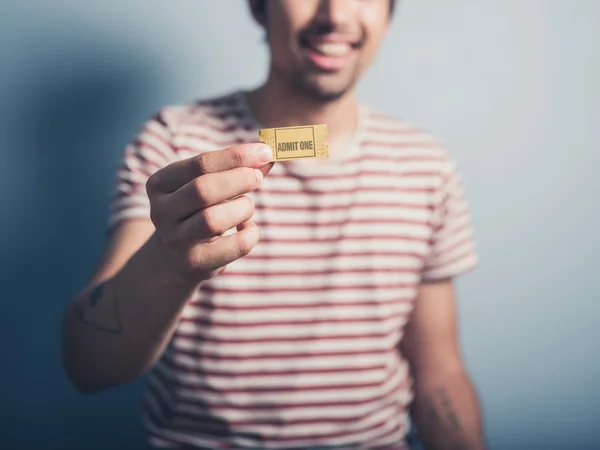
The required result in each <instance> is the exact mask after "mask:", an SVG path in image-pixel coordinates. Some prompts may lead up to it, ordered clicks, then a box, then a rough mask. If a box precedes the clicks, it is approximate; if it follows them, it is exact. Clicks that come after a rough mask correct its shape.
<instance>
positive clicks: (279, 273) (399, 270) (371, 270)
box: [219, 239, 420, 278]
mask: <svg viewBox="0 0 600 450" xmlns="http://www.w3.org/2000/svg"><path fill="white" fill-rule="evenodd" d="M261 242H263V243H270V242H283V243H287V242H288V241H286V240H279V239H273V240H270V239H261ZM289 242H292V240H291V239H290V240H289ZM380 273H394V274H418V273H420V270H419V269H412V268H405V267H381V268H377V267H365V268H360V269H323V270H269V271H268V272H267V271H260V272H242V271H239V270H235V271H233V270H230V271H228V270H225V271H224V272H222V273H221V274H219V277H220V278H223V277H225V278H227V277H240V278H247V277H260V278H269V277H283V276H294V277H311V276H315V275H350V274H356V275H358V274H360V275H370V274H380Z"/></svg>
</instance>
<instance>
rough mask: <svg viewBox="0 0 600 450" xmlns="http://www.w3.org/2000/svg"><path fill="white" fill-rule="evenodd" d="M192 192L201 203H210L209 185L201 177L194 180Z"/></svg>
mask: <svg viewBox="0 0 600 450" xmlns="http://www.w3.org/2000/svg"><path fill="white" fill-rule="evenodd" d="M194 193H195V196H196V199H197V200H198V201H199V202H200V203H201V204H202V205H208V204H209V203H210V197H211V195H210V185H209V184H208V183H206V182H205V180H203V179H202V178H198V179H196V181H195V182H194Z"/></svg>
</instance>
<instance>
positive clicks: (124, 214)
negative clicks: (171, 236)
mask: <svg viewBox="0 0 600 450" xmlns="http://www.w3.org/2000/svg"><path fill="white" fill-rule="evenodd" d="M126 219H150V212H149V210H148V209H147V208H129V209H125V210H123V211H118V212H113V213H112V214H111V215H110V217H109V219H108V224H109V226H112V225H114V224H115V223H117V222H120V221H122V220H126Z"/></svg>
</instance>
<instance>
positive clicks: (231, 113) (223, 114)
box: [206, 109, 245, 120]
mask: <svg viewBox="0 0 600 450" xmlns="http://www.w3.org/2000/svg"><path fill="white" fill-rule="evenodd" d="M206 115H207V116H208V117H212V118H213V119H218V120H227V119H231V118H236V119H243V118H244V116H245V114H244V112H243V111H240V110H236V109H233V110H226V111H211V110H207V111H206Z"/></svg>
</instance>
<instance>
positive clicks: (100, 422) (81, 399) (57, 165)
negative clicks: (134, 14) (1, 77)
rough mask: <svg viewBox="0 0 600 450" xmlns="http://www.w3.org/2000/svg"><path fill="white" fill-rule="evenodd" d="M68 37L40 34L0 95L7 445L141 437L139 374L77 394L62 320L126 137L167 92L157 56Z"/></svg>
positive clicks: (84, 271) (101, 224) (88, 445)
mask: <svg viewBox="0 0 600 450" xmlns="http://www.w3.org/2000/svg"><path fill="white" fill-rule="evenodd" d="M67 38H68V39H69V40H70V43H69V44H68V45H66V44H65V46H62V45H57V44H56V41H55V42H53V43H51V44H48V42H47V37H42V36H37V38H34V42H33V43H30V46H27V48H35V49H36V55H35V56H33V55H31V56H29V55H27V58H26V61H25V64H26V65H27V67H23V66H20V67H17V68H15V69H18V70H15V73H23V74H27V76H15V77H14V78H15V79H10V80H9V83H8V85H9V87H8V89H7V94H6V95H4V96H3V97H4V98H3V101H2V104H1V105H0V111H1V112H2V116H6V117H7V118H8V120H9V123H8V125H9V126H8V129H7V133H3V136H2V141H3V147H4V148H6V149H8V152H7V153H6V155H5V154H4V151H3V156H2V160H3V161H4V164H6V166H4V169H2V170H0V172H5V171H6V172H7V175H8V179H10V180H11V182H10V183H8V185H7V188H8V189H3V190H2V191H3V192H0V204H3V205H5V206H9V208H7V211H10V215H8V214H7V216H5V217H4V218H3V219H2V222H3V225H2V226H1V227H0V228H1V231H2V233H1V234H2V235H3V236H4V237H2V238H1V240H2V241H4V242H2V245H1V247H2V251H1V252H0V292H2V300H3V306H4V308H3V314H2V315H3V321H2V322H3V324H2V334H3V337H4V338H3V339H1V343H0V350H1V352H2V359H3V363H4V364H3V367H8V368H9V370H8V371H7V370H2V372H3V373H2V375H1V376H2V382H1V383H0V385H2V389H3V391H5V392H3V393H2V408H1V414H2V416H1V417H0V423H1V425H0V429H1V430H0V448H4V449H37V448H44V449H70V448H81V449H82V448H85V449H96V448H98V449H106V448H116V447H118V448H128V449H135V448H142V447H143V446H144V442H143V431H142V427H141V419H140V417H141V416H140V412H141V409H140V405H141V394H142V392H141V388H142V383H141V382H136V383H133V384H132V385H130V386H127V387H123V388H119V389H115V390H113V391H112V392H108V393H106V394H103V395H101V396H97V397H85V396H83V395H80V394H78V393H77V392H76V391H75V390H74V388H73V387H71V385H70V384H69V382H68V380H67V378H66V375H65V373H64V372H63V370H62V366H61V361H60V322H61V314H62V310H63V308H64V306H65V304H66V302H67V301H68V300H69V299H70V298H71V297H72V296H73V294H74V293H76V292H77V291H78V290H79V289H80V288H81V287H82V285H83V283H84V282H85V280H86V279H87V278H88V277H89V276H90V274H91V271H92V270H93V267H94V264H95V262H96V260H97V258H98V257H99V255H100V253H101V250H102V248H103V245H104V238H105V224H106V220H107V203H108V200H109V198H110V196H111V194H112V189H113V180H114V177H115V169H116V167H117V166H118V164H119V162H120V159H121V156H122V152H123V149H124V147H125V145H126V143H127V142H128V140H129V139H131V137H132V136H133V134H134V133H135V132H136V131H137V128H138V127H139V126H140V125H141V123H142V122H143V121H144V120H145V118H146V117H147V116H149V115H150V113H151V112H153V110H155V109H156V108H158V107H159V105H160V102H161V101H164V99H165V96H166V94H165V91H164V89H163V90H162V91H161V84H162V83H160V80H159V77H158V76H157V75H158V72H157V69H158V68H159V67H160V64H159V62H158V61H156V60H154V61H152V60H150V59H148V58H144V57H143V56H142V55H143V54H142V55H140V52H139V51H137V50H136V49H126V50H124V49H123V48H120V49H118V50H117V49H113V48H109V47H104V46H99V45H98V44H97V43H95V44H93V45H91V44H90V43H89V42H88V43H81V42H78V43H76V45H75V46H74V45H73V42H72V41H73V40H74V39H73V37H72V36H70V37H67ZM48 45H50V46H51V48H50V50H48V51H47V50H46V49H44V46H48ZM40 47H41V49H40ZM32 53H33V52H32ZM21 59H22V56H21ZM21 62H22V61H21ZM21 62H19V64H20V63H21ZM13 67H14V66H13ZM16 78H18V79H16ZM6 87H7V86H6V85H4V86H2V88H3V89H4V88H6ZM161 96H162V98H160V97H161ZM9 168H10V169H9ZM4 178H5V181H6V179H7V178H6V177H4ZM3 209H4V208H3ZM107 363H108V362H107ZM115 443H116V444H115Z"/></svg>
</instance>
